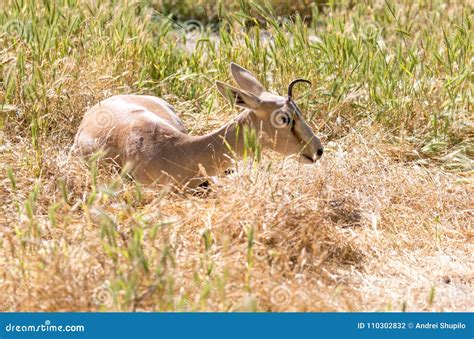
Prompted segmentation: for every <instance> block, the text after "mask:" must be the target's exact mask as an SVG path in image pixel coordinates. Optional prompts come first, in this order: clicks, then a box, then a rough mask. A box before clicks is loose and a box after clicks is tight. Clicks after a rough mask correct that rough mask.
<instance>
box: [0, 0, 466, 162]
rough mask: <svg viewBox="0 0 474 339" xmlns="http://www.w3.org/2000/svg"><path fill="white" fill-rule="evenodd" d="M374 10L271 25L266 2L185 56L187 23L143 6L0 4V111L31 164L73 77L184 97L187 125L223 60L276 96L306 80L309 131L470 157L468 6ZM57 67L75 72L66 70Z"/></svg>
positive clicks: (338, 9) (382, 6) (54, 125)
mask: <svg viewBox="0 0 474 339" xmlns="http://www.w3.org/2000/svg"><path fill="white" fill-rule="evenodd" d="M369 3H370V2H369ZM378 3H379V5H377V6H371V5H366V4H360V5H355V6H353V7H352V8H351V9H350V10H348V9H347V8H345V6H332V7H325V8H324V9H323V10H322V11H320V10H318V7H317V6H312V7H311V8H312V20H311V21H310V22H309V23H307V24H305V23H304V21H303V18H302V17H301V16H300V15H299V14H298V12H296V14H293V15H292V16H290V17H283V18H282V17H278V16H275V13H272V12H271V11H270V10H269V8H270V6H264V5H257V4H254V5H253V6H252V9H253V11H257V12H258V15H260V16H261V17H262V18H264V19H265V20H264V21H263V22H261V21H259V20H254V19H253V18H252V17H249V16H248V14H247V13H246V12H245V8H246V6H243V8H242V11H236V12H225V13H221V14H220V16H219V21H218V23H219V25H218V31H217V32H211V31H210V29H209V28H206V26H203V27H204V29H203V34H202V35H201V36H199V37H198V39H197V41H196V48H194V49H192V50H188V49H186V48H185V43H186V41H187V40H189V38H190V36H189V35H186V34H185V33H186V30H185V29H176V28H180V25H181V26H182V25H183V24H184V25H186V24H187V23H186V22H184V23H183V22H181V24H180V23H178V22H175V21H174V19H172V18H171V17H165V16H164V15H163V14H160V11H159V8H158V9H153V8H152V7H150V6H148V5H147V2H146V1H135V2H131V3H128V6H120V2H118V3H116V4H101V5H98V3H96V5H95V7H94V6H92V5H90V6H89V5H87V3H83V2H78V1H64V2H63V1H44V2H37V3H36V4H33V3H32V2H28V1H19V0H18V1H8V2H7V3H6V6H4V11H3V12H2V14H1V16H0V26H3V27H4V34H3V38H2V43H3V45H4V47H3V48H2V49H3V50H4V52H3V53H4V54H5V55H4V59H7V60H3V62H4V63H3V65H2V66H3V72H2V79H1V84H2V86H3V88H4V97H5V98H4V103H5V104H7V105H14V106H15V107H20V106H22V107H23V108H24V110H25V112H23V119H24V122H25V126H30V131H29V133H30V134H31V138H32V146H33V147H34V149H35V150H36V152H37V159H35V162H36V164H37V166H39V167H41V158H42V155H41V146H40V144H39V143H38V142H37V140H38V139H39V138H41V135H42V134H45V133H50V132H51V131H53V132H54V131H56V130H58V129H64V127H65V126H64V124H65V122H66V121H67V122H70V121H71V120H73V119H79V118H80V116H77V117H70V116H67V114H65V113H63V114H62V116H58V112H59V111H62V112H65V111H66V110H67V109H68V108H70V107H68V97H70V96H72V95H74V92H71V89H69V88H67V85H68V83H69V82H71V81H74V80H75V79H77V78H78V77H79V76H80V75H81V74H80V73H81V72H90V73H91V77H92V76H93V74H92V73H93V72H94V71H95V72H101V71H102V72H107V73H108V74H109V76H110V77H111V79H109V81H110V82H111V83H112V84H113V88H112V91H114V92H119V91H120V88H127V89H129V91H133V92H142V93H153V94H156V95H159V96H165V95H168V94H170V95H173V96H175V101H179V100H190V101H191V102H192V103H193V106H192V107H190V109H191V114H193V115H196V118H197V117H199V114H204V113H205V112H209V111H211V110H213V109H214V108H215V104H216V102H218V101H219V100H218V99H217V94H216V93H215V91H211V92H210V87H211V84H212V82H213V81H214V80H216V79H227V78H228V76H229V75H228V70H227V67H228V64H229V62H230V61H235V62H237V63H240V64H242V65H243V66H245V67H248V68H250V69H251V70H252V71H254V72H255V73H257V74H259V75H260V77H261V78H262V81H263V82H264V83H265V84H266V85H269V86H270V87H271V88H272V89H274V90H277V91H280V92H282V91H283V90H284V88H285V86H286V85H287V84H288V81H289V80H290V79H293V78H295V77H298V76H300V77H301V76H302V77H306V78H308V79H310V80H312V81H313V83H314V87H313V88H312V89H311V99H309V98H308V92H306V94H305V95H304V97H305V98H307V99H303V101H302V105H303V106H304V109H305V110H306V111H308V112H311V118H312V119H313V120H315V121H316V122H318V124H320V123H321V122H324V123H325V124H327V125H329V126H331V125H333V124H334V123H335V121H336V120H337V118H338V117H342V118H343V119H344V120H349V121H351V123H354V122H357V121H358V120H361V119H367V118H369V119H371V120H372V121H374V122H377V123H380V124H382V125H383V126H385V128H387V129H388V130H390V131H392V132H393V134H394V135H395V136H402V137H405V138H407V139H409V140H410V141H413V142H415V143H417V144H418V145H419V146H420V147H419V149H420V151H422V152H423V153H426V154H429V155H441V154H443V155H446V154H448V153H449V152H452V151H453V150H459V151H460V156H467V155H472V145H471V143H472V133H471V132H470V131H472V121H470V120H469V113H470V112H471V110H472V84H471V80H472V27H471V25H472V22H471V20H472V7H470V6H469V5H468V4H467V2H466V3H465V4H462V3H460V4H458V5H453V10H451V11H446V10H443V6H445V5H444V2H442V1H431V2H425V1H418V2H415V3H414V4H412V5H407V4H405V5H397V4H395V3H392V2H390V1H387V2H385V3H380V2H378ZM183 6H184V5H183ZM215 10H216V14H219V12H218V11H217V9H215ZM112 13H114V14H113V15H112ZM214 29H215V27H214ZM217 33H218V34H219V35H218V36H217ZM268 36H271V37H272V41H270V39H269V38H268ZM12 56H13V57H14V59H11V60H10V61H8V59H9V58H11V57H12ZM68 59H72V60H75V61H77V62H78V63H80V64H79V65H78V64H76V65H75V66H74V67H72V69H69V68H68V65H67V61H68ZM81 64H86V65H94V66H97V67H96V68H94V69H88V67H85V69H83V68H82V65H81ZM103 68H106V69H103ZM79 69H81V72H80V71H79ZM265 75H267V76H269V75H271V76H272V78H273V79H272V81H270V80H269V79H266V78H265ZM92 81H93V80H92ZM83 85H88V84H87V83H85V84H83ZM94 86H95V84H92V87H93V88H94ZM114 88H115V89H114ZM65 89H68V90H65ZM77 90H79V91H80V88H77ZM210 93H211V94H210ZM93 94H96V95H97V93H93ZM209 94H210V95H209ZM213 106H214V107H213ZM9 107H10V106H9ZM65 120H66V121H65ZM73 121H74V122H76V121H77V120H73ZM67 128H68V127H67ZM68 129H69V130H70V133H71V135H72V134H73V133H74V132H75V129H74V128H72V126H71V128H68ZM25 130H26V129H25ZM326 134H328V135H329V134H330V131H327V132H326ZM451 160H452V159H451ZM465 165H467V163H465Z"/></svg>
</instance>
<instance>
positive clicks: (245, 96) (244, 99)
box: [216, 81, 262, 110]
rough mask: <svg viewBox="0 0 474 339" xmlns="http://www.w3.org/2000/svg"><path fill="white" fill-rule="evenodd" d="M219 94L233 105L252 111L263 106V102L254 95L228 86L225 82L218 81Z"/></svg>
mask: <svg viewBox="0 0 474 339" xmlns="http://www.w3.org/2000/svg"><path fill="white" fill-rule="evenodd" d="M216 86H217V89H218V90H219V92H220V93H221V94H222V95H223V96H224V97H225V98H226V99H227V100H229V101H230V102H231V103H233V104H235V105H237V106H239V107H244V108H249V109H252V110H255V109H258V108H259V107H260V105H261V104H262V102H261V100H260V99H259V98H258V97H257V96H256V95H254V94H252V93H249V92H246V91H243V90H241V89H238V88H235V87H233V86H230V85H227V84H225V83H223V82H220V81H216Z"/></svg>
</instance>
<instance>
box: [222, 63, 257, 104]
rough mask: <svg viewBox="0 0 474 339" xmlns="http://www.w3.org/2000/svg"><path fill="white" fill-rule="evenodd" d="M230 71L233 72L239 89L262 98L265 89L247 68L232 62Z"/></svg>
mask: <svg viewBox="0 0 474 339" xmlns="http://www.w3.org/2000/svg"><path fill="white" fill-rule="evenodd" d="M230 71H231V72H232V76H233V77H234V79H235V82H237V84H238V85H239V87H240V88H242V89H243V90H244V91H247V92H250V93H252V94H255V95H256V96H260V94H262V92H264V91H265V88H264V87H263V86H262V84H261V83H260V82H259V81H258V80H257V78H255V76H254V75H253V74H252V73H250V72H249V71H247V70H246V69H245V68H243V67H241V66H239V65H237V64H234V63H233V62H231V63H230Z"/></svg>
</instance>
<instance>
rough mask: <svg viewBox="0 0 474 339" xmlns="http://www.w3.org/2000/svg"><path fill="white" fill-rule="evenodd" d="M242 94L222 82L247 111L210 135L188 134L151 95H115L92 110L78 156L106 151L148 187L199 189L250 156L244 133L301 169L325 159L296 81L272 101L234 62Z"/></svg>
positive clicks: (222, 89)
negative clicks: (301, 165)
mask: <svg viewBox="0 0 474 339" xmlns="http://www.w3.org/2000/svg"><path fill="white" fill-rule="evenodd" d="M230 68H231V71H232V75H233V77H234V79H235V81H236V82H237V84H238V86H239V87H240V89H239V88H235V87H233V86H230V85H228V84H225V83H222V82H220V81H217V82H216V86H217V89H218V90H219V92H220V93H221V94H222V95H224V96H225V97H226V98H228V99H229V100H231V101H232V102H233V103H234V104H235V105H236V106H239V107H242V108H244V109H245V110H244V111H243V112H242V113H241V114H240V115H238V116H237V117H236V118H235V119H234V120H232V121H231V122H229V123H227V124H226V125H224V126H223V127H221V128H219V129H218V130H216V131H213V132H211V133H209V134H206V135H202V136H195V135H189V134H187V132H186V129H185V127H184V125H183V123H182V122H181V120H180V119H179V118H178V116H177V115H176V113H175V112H174V110H173V108H172V107H171V106H170V104H168V103H167V102H166V101H164V100H163V99H160V98H157V97H153V96H147V95H116V96H113V97H110V98H108V99H105V100H103V101H101V102H99V103H98V104H96V105H95V106H94V107H92V108H91V109H90V110H89V111H88V112H87V113H86V114H85V116H84V118H83V120H82V122H81V125H80V126H79V130H78V132H77V134H76V138H75V142H74V149H76V150H77V151H79V153H80V154H81V155H83V156H88V155H91V154H93V153H95V152H97V151H100V150H103V151H105V152H106V154H107V158H111V159H113V161H115V162H116V163H117V164H118V165H119V166H121V167H125V166H127V167H126V168H129V169H130V171H131V173H132V175H133V177H134V178H135V179H136V180H138V181H139V182H141V183H144V184H152V183H157V184H162V185H164V184H169V183H172V184H173V183H174V184H178V185H188V186H189V187H196V186H197V185H199V184H201V183H203V182H205V179H206V177H207V176H213V175H216V174H219V173H221V172H222V171H223V170H225V169H227V168H228V167H230V166H231V165H232V160H233V159H234V158H238V157H239V156H242V154H243V153H244V151H245V148H246V146H245V142H244V135H245V131H247V132H248V131H252V130H253V131H255V134H254V135H255V136H256V139H257V142H258V143H260V145H262V146H264V147H268V148H271V149H273V150H275V151H277V152H279V153H281V154H284V155H296V156H297V158H298V160H299V161H300V162H302V163H314V162H316V160H317V159H319V158H320V157H321V155H322V153H323V147H322V145H321V141H320V140H319V139H318V137H316V135H315V134H314V133H313V131H312V130H311V128H310V127H309V126H308V125H307V123H306V122H305V120H304V118H303V114H302V113H301V111H300V109H299V108H298V106H297V105H296V103H295V102H294V101H293V99H292V91H293V86H294V85H295V83H297V82H308V83H309V81H307V80H302V79H297V80H294V81H293V82H292V83H291V84H290V85H289V87H288V95H287V96H286V97H283V96H279V95H275V94H272V93H270V92H268V91H266V90H265V89H264V87H263V86H262V85H261V83H260V82H259V81H258V80H257V79H256V78H255V77H254V76H253V75H252V74H251V73H250V72H249V71H247V70H246V69H244V68H242V67H240V66H239V65H237V64H234V63H231V66H230Z"/></svg>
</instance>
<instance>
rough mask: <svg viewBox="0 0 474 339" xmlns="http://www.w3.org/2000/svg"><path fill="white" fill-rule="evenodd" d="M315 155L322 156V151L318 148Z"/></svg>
mask: <svg viewBox="0 0 474 339" xmlns="http://www.w3.org/2000/svg"><path fill="white" fill-rule="evenodd" d="M316 154H317V155H318V157H320V156H321V155H323V149H322V148H320V149H318V150H317V152H316Z"/></svg>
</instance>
